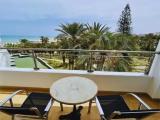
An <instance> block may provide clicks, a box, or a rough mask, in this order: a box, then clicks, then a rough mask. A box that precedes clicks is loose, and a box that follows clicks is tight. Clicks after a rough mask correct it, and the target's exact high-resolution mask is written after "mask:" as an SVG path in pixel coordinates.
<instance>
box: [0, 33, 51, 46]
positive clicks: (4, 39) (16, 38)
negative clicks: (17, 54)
mask: <svg viewBox="0 0 160 120" xmlns="http://www.w3.org/2000/svg"><path fill="white" fill-rule="evenodd" d="M40 37H41V36H33V35H32V36H31V35H30V36H20V35H0V43H1V44H6V43H18V42H20V40H21V39H27V40H29V41H35V42H36V41H37V42H38V41H40ZM46 37H48V38H49V40H50V41H51V40H53V37H51V36H46Z"/></svg>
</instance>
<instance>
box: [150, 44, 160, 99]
mask: <svg viewBox="0 0 160 120" xmlns="http://www.w3.org/2000/svg"><path fill="white" fill-rule="evenodd" d="M156 51H160V42H159V44H158V46H157V50H156ZM149 76H150V77H152V78H153V79H152V80H151V81H150V87H149V89H148V93H149V94H150V96H151V97H153V98H160V54H159V55H158V54H157V55H155V58H154V60H153V64H152V66H151V70H150V72H149Z"/></svg>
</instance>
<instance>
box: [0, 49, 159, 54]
mask: <svg viewBox="0 0 160 120" xmlns="http://www.w3.org/2000/svg"><path fill="white" fill-rule="evenodd" d="M0 49H7V50H15V51H16V50H20V51H26V50H30V51H48V52H54V51H57V52H59V51H65V52H103V53H141V54H160V51H128V50H86V49H51V48H0Z"/></svg>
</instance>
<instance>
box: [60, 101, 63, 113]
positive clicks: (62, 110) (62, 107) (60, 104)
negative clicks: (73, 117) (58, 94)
mask: <svg viewBox="0 0 160 120" xmlns="http://www.w3.org/2000/svg"><path fill="white" fill-rule="evenodd" d="M60 106H61V111H63V104H62V103H60Z"/></svg>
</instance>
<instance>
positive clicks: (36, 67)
mask: <svg viewBox="0 0 160 120" xmlns="http://www.w3.org/2000/svg"><path fill="white" fill-rule="evenodd" d="M32 57H33V62H34V70H39V68H38V66H37V60H36V59H37V55H36V54H35V53H34V51H33V50H32Z"/></svg>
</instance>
